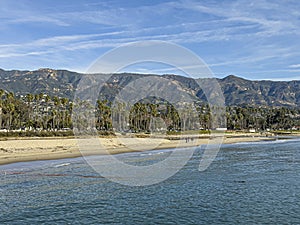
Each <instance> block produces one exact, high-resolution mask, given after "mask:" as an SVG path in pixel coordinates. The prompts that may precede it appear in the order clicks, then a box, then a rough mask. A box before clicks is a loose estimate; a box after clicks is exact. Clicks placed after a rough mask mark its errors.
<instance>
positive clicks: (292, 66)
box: [289, 64, 300, 69]
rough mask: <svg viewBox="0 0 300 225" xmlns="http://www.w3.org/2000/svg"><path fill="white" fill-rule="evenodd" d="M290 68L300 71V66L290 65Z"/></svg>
mask: <svg viewBox="0 0 300 225" xmlns="http://www.w3.org/2000/svg"><path fill="white" fill-rule="evenodd" d="M289 68H293V69H297V68H299V69H300V64H293V65H290V66H289Z"/></svg>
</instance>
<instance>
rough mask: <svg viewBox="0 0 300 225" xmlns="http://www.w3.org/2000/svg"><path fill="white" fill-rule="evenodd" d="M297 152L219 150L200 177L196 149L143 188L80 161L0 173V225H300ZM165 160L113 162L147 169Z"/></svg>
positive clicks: (286, 145)
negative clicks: (176, 168)
mask: <svg viewBox="0 0 300 225" xmlns="http://www.w3.org/2000/svg"><path fill="white" fill-rule="evenodd" d="M299 144H300V141H299V140H290V141H282V140H280V141H277V142H261V143H242V144H231V145H224V146H223V147H222V148H221V150H220V152H219V154H218V156H217V158H216V159H215V160H214V162H213V163H212V164H211V166H210V167H209V168H208V169H207V170H206V171H204V172H199V171H198V167H199V160H200V158H201V154H202V152H203V148H198V149H197V150H196V152H195V154H194V156H193V158H192V159H191V160H190V161H189V162H188V163H187V165H186V166H185V167H184V168H183V169H182V170H180V171H179V172H178V173H177V174H176V175H175V176H173V177H171V178H169V179H168V180H166V181H164V182H161V183H159V184H155V185H152V186H146V187H129V186H123V185H120V184H117V183H113V182H111V181H109V180H107V179H105V178H103V177H101V175H99V174H98V173H96V172H95V171H94V170H93V169H92V168H91V167H90V166H89V165H88V164H87V163H86V162H85V161H84V160H82V159H81V158H78V159H64V160H51V161H39V162H26V163H15V164H10V165H5V166H0V194H1V196H0V215H1V216H0V224H241V223H242V224H299V223H300V203H299V199H300V198H299V197H300V190H299V185H300V179H299V178H300V147H299ZM168 154H169V151H155V152H154V151H152V152H143V153H130V154H122V155H119V156H118V157H119V159H120V160H123V161H124V162H127V163H129V164H139V165H148V164H151V163H153V162H156V161H158V160H160V159H163V158H165V157H166V156H167V155H168ZM102 157H104V156H102Z"/></svg>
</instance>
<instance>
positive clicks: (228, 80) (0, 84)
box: [0, 68, 300, 107]
mask: <svg viewBox="0 0 300 225" xmlns="http://www.w3.org/2000/svg"><path fill="white" fill-rule="evenodd" d="M84 75H86V74H83V73H78V72H73V71H69V70H56V69H50V68H40V69H38V70H33V71H30V70H3V69H1V68H0V89H3V90H5V91H8V92H13V93H15V94H17V95H25V94H28V93H32V94H38V93H47V94H49V95H57V96H60V97H68V98H71V99H72V98H73V97H74V93H75V91H76V88H77V85H78V83H79V82H80V79H81V78H82V77H83V76H84ZM146 76H163V77H165V78H166V79H168V80H170V82H171V81H172V82H175V83H177V84H178V85H180V86H181V87H182V88H183V90H184V91H186V92H187V93H188V94H189V95H191V96H194V97H195V98H199V99H200V100H201V101H206V98H205V95H204V94H203V91H202V90H201V88H200V87H199V85H198V83H197V82H202V83H203V84H206V85H209V78H200V79H197V81H196V80H193V79H191V78H188V77H183V76H179V75H174V74H165V75H155V74H137V73H117V74H112V75H111V77H110V79H109V80H108V81H107V83H108V84H109V85H108V86H107V87H106V88H105V89H104V90H103V93H102V94H103V95H104V96H106V97H107V98H109V97H110V96H111V95H114V94H116V93H117V92H118V91H119V90H121V89H122V88H123V87H125V86H126V85H127V84H129V83H130V82H132V81H133V80H135V79H137V78H141V77H146ZM216 80H217V81H218V82H219V84H220V87H221V89H222V92H223V95H224V97H225V103H226V105H229V106H230V105H253V106H254V105H255V106H287V107H298V106H300V80H292V81H272V80H248V79H245V78H242V77H239V76H236V75H228V76H226V77H224V78H216ZM162 91H163V90H162Z"/></svg>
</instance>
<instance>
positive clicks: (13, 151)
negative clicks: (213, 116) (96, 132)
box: [0, 134, 277, 165]
mask: <svg viewBox="0 0 300 225" xmlns="http://www.w3.org/2000/svg"><path fill="white" fill-rule="evenodd" d="M217 138H222V140H221V139H219V140H216V139H217ZM276 138H277V137H274V136H272V137H266V136H265V135H257V134H253V135H252V134H235V135H234V134H229V135H227V134H226V135H225V136H224V137H222V136H221V137H215V138H212V137H209V136H208V135H200V136H199V135H198V136H186V137H185V136H168V137H167V138H160V137H148V138H132V137H101V138H96V139H95V138H94V139H93V141H97V144H99V143H100V146H101V147H99V146H98V145H97V146H95V143H94V144H93V146H94V148H93V147H91V146H89V144H87V143H88V142H87V140H86V139H76V138H74V137H68V138H66V137H54V138H53V137H52V138H35V137H33V138H10V139H4V140H3V139H1V141H0V165H4V164H10V163H16V162H27V161H37V160H38V161H39V160H54V159H64V158H77V157H83V156H90V155H106V154H120V153H127V152H142V151H149V150H159V149H172V148H186V147H196V146H200V145H206V144H213V143H217V144H219V143H222V144H233V143H241V142H260V141H273V140H276Z"/></svg>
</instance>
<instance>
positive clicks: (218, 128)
mask: <svg viewBox="0 0 300 225" xmlns="http://www.w3.org/2000/svg"><path fill="white" fill-rule="evenodd" d="M216 130H217V131H227V128H226V127H217V128H216Z"/></svg>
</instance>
